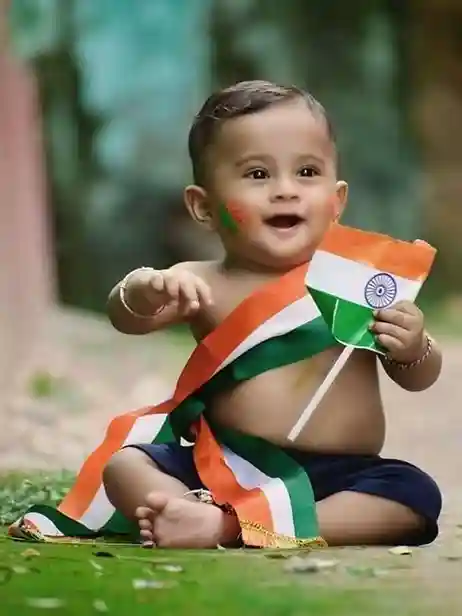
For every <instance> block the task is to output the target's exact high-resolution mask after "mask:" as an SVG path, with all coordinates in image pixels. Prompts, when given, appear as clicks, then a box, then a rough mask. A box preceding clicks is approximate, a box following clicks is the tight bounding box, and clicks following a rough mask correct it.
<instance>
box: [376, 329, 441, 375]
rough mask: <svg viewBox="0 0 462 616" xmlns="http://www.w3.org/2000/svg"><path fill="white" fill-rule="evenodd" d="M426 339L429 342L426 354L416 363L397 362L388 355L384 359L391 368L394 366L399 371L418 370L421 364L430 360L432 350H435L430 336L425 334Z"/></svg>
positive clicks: (416, 360) (415, 361)
mask: <svg viewBox="0 0 462 616" xmlns="http://www.w3.org/2000/svg"><path fill="white" fill-rule="evenodd" d="M425 338H426V341H427V346H426V348H425V351H424V354H423V355H422V357H419V359H415V360H414V361H411V362H409V363H406V362H400V361H396V360H395V359H392V358H391V357H388V355H385V357H384V361H385V363H386V364H387V365H389V366H393V367H394V368H397V369H398V370H411V369H412V368H416V367H417V366H420V364H422V363H423V362H424V361H425V360H426V359H428V357H429V356H430V355H431V353H432V350H433V340H432V339H431V338H430V336H429V335H428V334H425Z"/></svg>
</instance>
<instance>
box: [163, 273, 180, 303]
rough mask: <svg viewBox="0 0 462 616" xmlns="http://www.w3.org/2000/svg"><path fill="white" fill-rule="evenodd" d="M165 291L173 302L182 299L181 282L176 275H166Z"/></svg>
mask: <svg viewBox="0 0 462 616" xmlns="http://www.w3.org/2000/svg"><path fill="white" fill-rule="evenodd" d="M164 290H165V293H166V294H167V295H168V296H169V298H170V299H171V300H172V301H179V299H180V281H179V279H178V278H177V276H175V275H171V274H168V273H165V274H164Z"/></svg>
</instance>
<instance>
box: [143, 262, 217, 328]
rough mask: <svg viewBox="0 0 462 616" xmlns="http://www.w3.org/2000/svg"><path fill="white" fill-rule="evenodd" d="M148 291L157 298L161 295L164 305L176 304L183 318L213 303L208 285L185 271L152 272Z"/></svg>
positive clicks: (173, 269)
mask: <svg viewBox="0 0 462 616" xmlns="http://www.w3.org/2000/svg"><path fill="white" fill-rule="evenodd" d="M148 289H149V290H150V291H151V292H154V293H155V294H156V295H157V297H158V296H159V294H161V295H162V296H163V302H164V304H165V305H169V304H177V305H178V310H179V312H180V313H181V314H182V315H183V316H190V315H191V314H193V313H195V312H197V311H198V310H199V308H201V307H204V306H210V305H211V304H212V303H213V300H212V292H211V290H210V287H209V285H208V284H207V283H206V282H204V280H202V278H199V276H197V275H196V274H193V273H192V272H189V271H188V270H185V269H175V268H170V269H167V270H153V271H152V274H151V277H150V280H149V286H148Z"/></svg>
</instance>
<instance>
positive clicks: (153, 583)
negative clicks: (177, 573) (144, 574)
mask: <svg viewBox="0 0 462 616" xmlns="http://www.w3.org/2000/svg"><path fill="white" fill-rule="evenodd" d="M173 585H174V584H173V583H172V582H163V581H162V580H139V579H138V580H132V586H133V588H134V589H135V590H145V589H147V588H149V589H155V590H159V589H161V588H171V587H172V586H173Z"/></svg>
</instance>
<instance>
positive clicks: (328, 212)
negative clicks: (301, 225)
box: [310, 190, 339, 222]
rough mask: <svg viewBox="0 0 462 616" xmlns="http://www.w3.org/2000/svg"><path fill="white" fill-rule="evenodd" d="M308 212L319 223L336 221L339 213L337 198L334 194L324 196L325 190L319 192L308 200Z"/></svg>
mask: <svg viewBox="0 0 462 616" xmlns="http://www.w3.org/2000/svg"><path fill="white" fill-rule="evenodd" d="M310 210H311V214H312V215H313V216H316V219H317V220H318V221H319V222H326V221H327V222H331V221H334V220H337V218H338V212H339V203H338V197H337V195H336V194H335V193H334V194H326V191H325V190H322V191H319V193H318V194H317V195H316V196H315V195H312V198H311V199H310Z"/></svg>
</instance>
